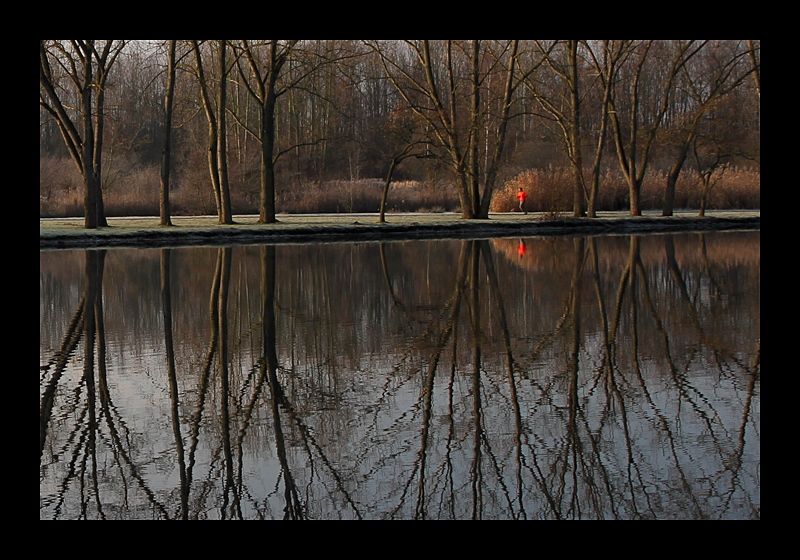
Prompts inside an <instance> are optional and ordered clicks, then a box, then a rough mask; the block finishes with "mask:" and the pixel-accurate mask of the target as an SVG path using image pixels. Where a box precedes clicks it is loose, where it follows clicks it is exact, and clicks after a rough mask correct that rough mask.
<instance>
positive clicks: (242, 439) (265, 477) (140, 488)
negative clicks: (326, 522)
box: [40, 236, 760, 519]
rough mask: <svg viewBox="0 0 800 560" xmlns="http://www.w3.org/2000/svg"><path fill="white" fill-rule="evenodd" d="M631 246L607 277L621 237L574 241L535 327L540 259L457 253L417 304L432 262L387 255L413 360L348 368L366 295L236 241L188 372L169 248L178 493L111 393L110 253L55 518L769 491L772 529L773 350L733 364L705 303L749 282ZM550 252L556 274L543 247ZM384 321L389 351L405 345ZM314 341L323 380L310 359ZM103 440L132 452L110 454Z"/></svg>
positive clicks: (54, 427) (646, 510)
mask: <svg viewBox="0 0 800 560" xmlns="http://www.w3.org/2000/svg"><path fill="white" fill-rule="evenodd" d="M620 241H623V242H625V243H626V244H627V245H626V256H625V259H624V262H623V263H622V265H621V266H620V267H619V268H617V267H616V266H609V265H608V264H607V263H605V262H604V259H607V256H606V255H605V253H604V251H607V250H608V249H607V243H608V240H606V239H605V238H575V239H572V240H565V241H563V242H560V243H559V244H558V251H557V254H558V257H559V258H560V259H561V260H562V261H563V263H564V264H563V267H562V269H563V270H564V271H566V273H565V274H563V275H562V276H561V278H562V279H563V281H562V282H560V284H558V285H557V286H552V285H549V284H535V283H534V284H527V285H526V286H527V289H529V290H534V291H536V290H538V291H539V292H540V293H541V294H542V296H543V297H547V298H548V299H549V300H550V307H548V308H546V310H543V308H535V311H533V312H534V313H536V315H534V316H530V317H523V318H524V319H525V320H524V321H522V322H520V307H519V305H518V303H517V302H518V301H519V297H518V296H519V294H517V293H515V291H516V290H517V288H518V286H519V285H520V284H519V283H520V282H521V281H522V280H524V278H525V276H523V275H520V274H519V273H518V272H517V269H515V268H513V267H515V266H518V265H517V264H516V263H519V262H520V261H519V259H518V258H516V259H514V260H513V261H512V262H511V263H510V264H509V263H508V262H504V261H503V260H502V258H501V259H498V258H497V255H498V253H497V251H495V250H494V248H493V243H492V242H488V241H472V240H470V241H463V242H460V243H458V244H457V245H455V246H454V248H456V252H454V254H453V256H452V264H451V262H450V261H445V260H444V259H445V258H449V257H440V258H441V260H442V262H441V263H440V264H441V266H440V268H438V269H437V271H447V272H448V273H447V275H446V276H444V277H442V276H440V277H439V278H438V280H439V281H440V282H442V283H445V284H447V285H449V291H445V290H442V298H441V300H434V299H431V304H430V305H427V306H425V305H419V300H417V299H415V300H412V299H411V298H410V292H409V291H408V290H407V286H409V285H410V281H409V279H413V278H414V273H415V271H413V270H412V269H406V268H403V267H399V266H398V261H397V260H393V259H396V258H397V256H398V255H399V254H400V253H401V248H400V247H399V246H394V247H391V249H390V250H388V251H384V248H383V247H380V248H379V249H377V248H376V250H375V252H373V253H372V255H373V257H375V260H376V262H375V264H376V268H375V271H373V272H374V273H375V274H376V275H377V277H379V278H380V279H381V283H382V285H383V286H384V290H385V291H384V292H383V293H384V297H385V301H386V304H387V306H388V307H389V308H390V309H392V310H395V311H396V315H395V316H394V318H393V320H395V321H404V323H403V324H402V325H395V326H393V327H392V329H393V330H397V331H398V332H402V333H403V338H401V339H400V338H399V339H398V341H401V342H399V344H400V346H398V347H395V348H392V349H391V351H390V352H389V353H388V354H387V355H386V357H385V359H382V360H381V361H380V362H376V366H375V367H376V369H374V370H372V371H371V370H369V369H352V367H350V366H349V364H345V363H343V362H338V363H339V364H343V365H348V368H345V367H343V366H342V365H337V358H338V357H340V355H341V354H339V352H355V350H353V349H344V348H341V345H342V341H343V340H349V339H345V338H344V334H343V332H342V331H341V329H342V326H341V321H343V320H344V319H345V317H342V316H341V315H337V313H341V309H340V308H339V307H337V305H339V302H341V301H344V300H345V298H347V297H348V296H350V297H352V296H353V294H352V293H350V292H347V291H346V290H342V289H341V288H338V289H337V288H335V287H333V286H334V284H335V280H334V278H332V277H326V275H327V274H329V273H330V271H329V270H328V268H327V267H328V264H327V263H326V262H322V261H319V260H317V261H312V262H311V263H310V264H309V270H312V271H313V274H315V275H317V276H316V277H315V278H314V279H313V282H312V287H311V288H307V289H306V290H305V291H300V290H299V289H298V290H295V286H292V285H291V283H287V281H286V276H283V277H281V276H280V272H279V270H276V268H278V269H280V267H279V263H280V262H281V259H280V258H278V254H277V253H279V252H280V251H281V250H280V249H276V248H275V247H269V246H267V247H261V248H255V249H248V251H251V252H250V253H247V252H246V251H245V249H243V248H237V249H230V248H221V249H218V250H216V264H215V265H214V266H213V269H214V273H213V275H211V276H208V277H207V278H208V279H209V283H205V286H206V289H207V290H209V286H210V290H209V291H210V295H209V299H208V302H209V305H208V325H209V327H210V328H209V329H208V331H207V333H208V338H207V339H206V340H207V343H204V345H205V346H204V348H200V347H199V346H198V351H197V354H198V355H201V354H202V358H201V359H199V360H197V361H198V363H197V364H196V365H193V366H192V365H190V363H192V362H191V361H187V360H185V359H184V360H181V359H178V358H176V355H175V354H176V350H175V348H176V347H180V345H181V343H180V342H179V341H174V340H173V328H174V327H173V313H174V309H173V298H172V290H171V286H172V284H173V283H174V280H173V279H172V273H173V272H175V270H173V264H172V252H171V251H170V250H164V251H162V252H161V254H160V259H161V260H160V268H161V307H162V309H161V311H162V313H161V318H162V320H163V325H164V348H165V349H166V354H165V356H166V359H165V361H164V362H163V379H165V380H166V381H167V382H168V388H169V391H168V392H169V397H168V398H169V401H168V402H169V404H170V409H169V420H168V422H166V421H165V423H164V427H165V428H166V427H167V426H168V425H171V430H172V434H170V435H169V437H171V438H172V441H173V442H174V447H173V448H172V449H173V451H172V452H171V454H170V455H169V457H170V458H169V462H170V464H171V466H172V468H173V469H174V470H173V472H174V473H175V476H174V477H173V478H172V479H171V480H172V481H173V485H172V490H169V489H167V490H164V489H161V486H159V484H160V483H157V482H154V473H153V472H152V471H151V470H150V469H149V463H148V461H149V459H148V458H147V454H146V453H142V450H141V449H140V446H141V445H142V443H141V437H140V436H137V434H136V433H135V432H132V431H130V430H128V429H127V427H126V423H125V421H124V420H123V419H122V417H121V416H120V414H119V412H118V410H117V408H116V407H115V406H114V405H113V403H112V401H111V396H110V393H109V391H108V380H107V379H106V378H107V375H108V374H107V372H106V371H105V362H106V360H107V358H106V357H105V342H104V338H105V337H104V334H103V333H104V330H105V329H104V326H103V311H102V298H99V297H98V293H100V292H101V291H102V288H101V287H102V270H103V255H104V254H103V253H96V252H91V253H92V254H89V253H87V256H86V267H85V283H84V290H83V295H82V298H81V300H80V302H79V303H78V305H77V307H76V311H75V313H74V315H73V317H72V319H71V321H70V323H69V324H68V326H67V328H66V333H65V335H64V337H63V342H62V344H61V348H60V349H59V350H58V351H57V352H56V353H55V354H54V356H53V358H52V360H50V362H49V364H48V366H47V369H46V370H45V371H44V373H43V377H42V380H43V383H42V398H41V404H40V461H41V464H42V471H43V472H44V471H54V470H55V469H59V475H60V477H56V478H58V479H59V481H60V482H59V484H60V486H59V488H58V489H57V490H56V491H55V492H53V493H52V494H51V496H50V497H49V498H48V499H49V500H53V501H56V502H58V501H60V503H61V504H63V505H59V504H52V505H48V510H49V511H53V512H56V513H55V515H56V516H57V517H61V516H66V517H81V516H83V517H89V516H91V515H92V513H91V512H92V511H94V512H95V515H96V516H99V517H112V516H115V515H121V513H119V511H120V510H122V509H125V508H128V507H131V509H132V511H131V512H130V513H129V515H141V511H139V512H136V511H133V510H134V509H135V508H139V510H141V509H143V508H145V509H147V511H149V512H150V513H149V515H151V516H154V517H160V518H184V519H194V518H206V517H220V518H274V517H282V518H287V519H302V518H326V517H352V518H374V517H386V518H410V517H414V518H419V519H427V518H443V517H444V518H476V519H480V518H487V517H498V518H513V519H529V518H557V519H565V518H651V517H692V518H695V517H709V516H720V517H721V516H726V515H727V514H728V512H729V510H730V508H734V507H736V508H740V509H741V508H743V507H744V508H747V507H748V506H747V503H748V500H749V507H750V512H749V513H748V512H747V511H745V512H744V513H739V514H738V516H747V515H754V516H757V515H758V513H759V511H758V508H759V500H760V498H759V496H758V495H757V490H756V493H755V494H754V493H753V492H754V491H753V488H756V489H757V488H758V483H757V481H756V482H755V484H754V483H752V482H751V481H748V480H747V479H748V477H752V476H754V473H753V459H752V457H748V453H749V451H748V447H749V446H752V445H754V444H753V439H752V438H754V437H755V441H756V442H757V441H758V438H759V437H760V434H759V432H758V429H759V428H758V423H757V421H756V420H755V416H754V414H757V403H758V399H757V395H758V391H759V384H758V378H759V374H760V352H759V346H756V347H755V348H754V349H753V351H752V352H749V351H734V350H736V349H735V345H732V344H731V343H730V341H729V340H727V339H726V338H725V337H724V333H722V332H721V331H719V330H718V329H717V330H715V329H713V328H710V327H709V323H708V315H709V313H710V310H709V304H708V301H709V300H708V298H707V297H706V295H705V294H707V293H709V292H713V294H715V295H716V296H718V299H720V300H724V299H725V298H724V295H725V294H724V292H725V290H726V286H727V284H726V282H725V281H723V280H722V279H721V278H718V277H715V274H714V268H713V267H712V266H710V265H708V264H705V265H704V266H703V267H702V268H700V269H698V268H696V267H695V268H691V269H689V268H685V267H683V266H682V265H681V260H680V255H679V251H676V247H675V246H673V245H672V244H673V243H675V241H674V240H673V238H672V237H671V236H664V237H663V238H659V239H658V242H659V243H660V244H661V255H663V257H662V261H663V264H664V267H663V268H660V267H659V266H658V265H657V263H656V264H653V260H652V258H651V257H650V258H649V260H648V259H643V258H642V245H643V239H642V238H640V237H636V236H633V237H630V238H627V239H624V240H623V239H617V240H615V243H617V244H619V242H620ZM648 243H649V244H650V245H649V247H650V248H651V249H652V246H653V243H652V239H649V240H648ZM450 246H453V245H452V244H451V245H450ZM528 247H529V251H528V254H527V255H526V256H528V255H530V256H531V257H532V259H531V260H533V259H535V258H536V254H535V253H536V250H537V243H536V242H529V243H528ZM362 249H363V248H362ZM367 249H369V248H367ZM253 251H256V252H257V257H258V263H259V264H258V270H259V273H258V281H259V289H258V290H252V292H253V294H252V297H253V300H255V299H257V300H258V301H259V304H257V305H254V306H253V309H256V308H257V310H256V311H255V312H253V313H252V314H247V313H245V312H244V311H242V309H243V306H242V305H241V303H240V302H237V306H236V308H232V309H229V307H231V306H232V302H233V301H236V300H235V299H233V298H234V296H236V297H240V298H241V294H242V292H241V288H238V289H237V281H236V279H234V278H233V273H234V272H235V269H233V266H232V263H234V262H236V259H234V256H235V255H237V254H238V255H239V260H238V262H239V263H240V264H239V270H240V276H238V277H237V278H238V279H239V280H238V281H239V282H240V283H241V282H242V280H241V268H242V265H241V263H242V260H241V259H242V258H244V255H245V254H248V255H250V254H252V252H253ZM237 252H238V253H237ZM514 256H515V257H516V255H514ZM341 261H342V259H341V258H336V257H334V258H333V259H332V262H333V263H335V264H337V265H338V264H339V263H340V262H341ZM523 262H528V261H527V260H526V261H523ZM511 265H513V266H511ZM284 266H285V265H284ZM358 266H359V267H360V268H359V270H361V269H363V268H365V263H359V264H358ZM282 270H283V271H284V274H285V272H286V270H287V269H286V268H283V269H282ZM332 270H334V269H331V271H332ZM348 272H352V271H344V274H347V273H348ZM367 273H369V272H367ZM401 276H403V278H401ZM233 290H238V291H235V292H234V291H233ZM315 290H316V291H315ZM209 291H207V292H206V293H209ZM300 297H302V298H305V302H306V304H307V306H306V307H305V308H302V307H301V306H299V301H298V300H297V299H295V298H300ZM359 297H360V294H359ZM369 297H370V298H372V299H374V298H376V297H378V296H377V295H376V294H369ZM415 297H416V296H415ZM406 298H408V299H406ZM312 303H313V305H318V306H319V309H323V310H324V312H323V313H322V314H321V315H324V316H325V317H327V319H326V321H327V322H324V321H323V322H322V323H321V325H322V326H319V324H320V323H315V324H317V325H318V326H317V327H316V330H315V331H313V334H312V335H308V338H303V337H302V336H301V335H300V334H298V333H297V332H295V330H294V329H295V328H297V325H298V323H299V322H300V321H301V320H305V318H306V317H307V316H308V315H309V314H310V312H309V310H310V309H312V308H311V307H308V306H309V305H311V304H312ZM244 307H247V308H249V307H250V305H249V304H247V305H245V306H244ZM90 309H91V310H93V311H87V310H90ZM530 310H534V308H532V307H531V308H530ZM711 311H713V308H711ZM87 313H88V314H90V315H91V316H92V320H91V321H89V322H87V321H86V317H87ZM231 313H235V314H237V315H235V316H234V315H231ZM242 313H245V314H244V315H243V316H242V317H240V314H242ZM381 313H383V312H381ZM381 313H376V316H379V317H383V318H384V320H388V319H387V316H386V315H381ZM229 316H230V317H233V319H232V320H229ZM237 317H239V318H238V319H237ZM370 317H372V316H370ZM370 327H371V328H373V329H375V334H374V336H383V335H384V334H385V333H387V332H388V331H389V330H390V329H389V328H388V325H384V324H377V323H370ZM523 327H524V328H525V329H527V330H528V331H530V332H521V328H523ZM256 332H258V333H259V335H258V336H256V337H255V338H249V337H248V336H246V334H247V333H256ZM89 335H90V336H89ZM87 337H88V338H90V339H91V340H92V342H91V343H90V345H91V348H89V347H87V346H85V347H84V348H83V369H82V371H81V372H80V375H79V376H77V378H76V379H74V380H70V379H67V373H66V372H68V371H69V368H68V367H66V364H67V361H68V360H69V357H70V356H72V355H75V352H76V350H77V349H78V348H79V343H80V341H81V340H84V339H85V338H87ZM312 337H321V338H322V339H324V340H325V341H327V343H328V344H320V343H318V342H317V341H316V340H315V339H314V338H312ZM303 347H305V348H304V349H303ZM385 347H386V346H385ZM386 348H388V347H386ZM301 350H302V351H303V352H305V353H306V354H305V355H304V356H303V359H305V358H306V357H310V360H308V361H309V362H310V363H311V364H312V365H313V368H312V367H309V368H307V369H304V368H303V367H300V366H299V365H298V364H299V363H300V362H299V360H300V356H299V355H298V356H297V357H293V355H294V353H295V352H298V353H299V352H300V351H301ZM95 354H96V356H97V357H96V358H95ZM251 355H252V361H251V362H248V360H249V359H250V358H249V356H251ZM176 364H177V366H176ZM378 364H380V369H377V365H378ZM660 364H664V365H665V367H663V368H661V367H660ZM700 366H702V367H700ZM697 371H701V372H702V375H698V373H697ZM315 372H322V373H320V374H319V375H318V377H315V376H314V375H310V374H314V373H315ZM723 382H724V383H725V384H726V385H730V384H731V383H733V384H734V386H735V387H736V394H735V395H733V397H726V398H725V399H720V398H718V396H717V395H715V394H714V393H715V392H716V391H717V390H718V389H717V387H718V386H719V385H720V383H723ZM165 386H166V383H165ZM181 387H183V389H181ZM187 388H188V390H187ZM333 391H337V395H336V397H335V398H332V397H330V396H329V393H331V392H333ZM70 395H74V397H71V396H70ZM730 398H734V399H735V398H739V399H740V401H741V403H740V406H733V405H731V403H729V402H727V401H728V400H730ZM754 403H756V404H754ZM70 407H71V408H70ZM54 410H58V412H56V413H54ZM731 410H733V411H735V415H736V421H735V422H734V423H733V424H732V423H731V420H730V418H731V416H732V415H731ZM165 420H166V419H165ZM734 424H735V425H734ZM65 426H66V428H67V429H66V430H65ZM52 433H58V434H59V435H58V436H57V437H58V441H55V442H54V441H53V440H52V437H51V436H50V435H49V434H52ZM167 433H168V432H165V435H166V434H167ZM746 436H747V437H746ZM694 440H698V441H694ZM746 442H747V445H746ZM100 445H103V446H105V447H106V449H107V450H110V451H109V452H107V453H104V454H100V453H99V452H98V446H100ZM755 445H757V443H756V444H755ZM706 451H710V455H709V456H706ZM62 457H69V459H68V460H64V459H62ZM108 457H113V461H112V462H109V460H108ZM756 468H758V467H756ZM113 469H116V471H117V474H115V473H113V472H112V470H113ZM254 469H256V470H255V471H254ZM665 472H669V473H670V476H664V473H665ZM43 476H44V475H43ZM756 476H757V473H756ZM52 478H54V477H48V479H52ZM110 480H114V481H116V482H115V483H114V486H112V485H111V484H110V483H109V482H108V481H110ZM119 481H122V482H119ZM154 484H155V485H154ZM152 488H159V489H158V490H152ZM68 492H71V493H72V494H78V496H79V499H78V500H77V502H76V501H75V500H74V499H73V497H72V496H69V497H68V496H67V494H68ZM104 493H105V495H103V494H104ZM120 496H127V497H128V499H129V501H126V500H125V499H119V497H120ZM115 501H116V503H117V504H120V505H118V506H117V505H115V506H111V505H110V504H114V503H115ZM73 503H79V504H81V505H80V506H79V507H78V506H73V505H70V504H73ZM743 504H744V505H743ZM67 507H68V508H70V509H69V511H66V510H65V508H67ZM112 508H114V509H112ZM73 509H76V511H77V513H75V512H73ZM126 514H128V513H127V512H126Z"/></svg>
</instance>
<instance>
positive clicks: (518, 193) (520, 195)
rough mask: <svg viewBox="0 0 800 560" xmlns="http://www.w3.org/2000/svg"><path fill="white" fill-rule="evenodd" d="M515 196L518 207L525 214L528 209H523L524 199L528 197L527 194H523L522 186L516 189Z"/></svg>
mask: <svg viewBox="0 0 800 560" xmlns="http://www.w3.org/2000/svg"><path fill="white" fill-rule="evenodd" d="M517 198H518V199H519V209H520V210H522V211H523V212H525V213H526V214H527V213H528V211H527V210H525V199H526V198H528V195H527V194H525V191H523V190H522V187H520V188H519V191H517Z"/></svg>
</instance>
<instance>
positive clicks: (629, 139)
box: [610, 40, 707, 216]
mask: <svg viewBox="0 0 800 560" xmlns="http://www.w3.org/2000/svg"><path fill="white" fill-rule="evenodd" d="M706 43H707V41H694V40H692V41H674V42H667V41H641V42H640V43H639V44H638V45H637V46H636V51H637V52H636V53H635V54H636V55H637V56H638V58H637V59H636V61H635V64H633V66H632V67H631V68H629V75H628V76H627V78H628V79H627V80H617V81H616V85H617V87H616V88H615V89H614V92H613V95H612V98H611V112H610V115H611V124H612V131H613V137H614V143H615V144H616V147H617V155H618V156H619V163H620V167H621V169H622V174H623V175H624V176H625V180H626V182H627V183H628V190H629V202H630V214H631V216H641V214H642V209H641V201H640V195H641V190H642V183H643V181H644V176H645V172H646V171H647V166H648V165H649V164H650V161H651V155H652V154H651V150H652V148H653V142H654V140H655V138H656V132H657V131H658V130H659V127H660V126H661V123H662V120H663V119H664V115H665V114H666V113H667V110H668V109H669V107H670V95H671V94H672V91H673V88H674V84H675V80H676V77H677V76H678V74H679V73H680V72H681V70H682V69H683V67H684V65H685V64H686V63H687V62H688V61H689V60H690V59H691V58H692V57H693V56H695V55H696V54H697V53H698V52H700V50H701V49H702V48H703V46H704V45H705V44H706ZM625 95H626V96H627V97H624V96H625ZM647 101H650V102H651V103H647ZM622 116H627V122H624V121H623V119H622Z"/></svg>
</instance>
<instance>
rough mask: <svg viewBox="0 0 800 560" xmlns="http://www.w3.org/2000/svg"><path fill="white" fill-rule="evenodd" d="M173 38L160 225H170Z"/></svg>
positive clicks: (170, 42) (163, 151) (170, 49)
mask: <svg viewBox="0 0 800 560" xmlns="http://www.w3.org/2000/svg"><path fill="white" fill-rule="evenodd" d="M175 43H176V40H175V39H170V40H169V44H168V54H167V59H168V61H167V89H166V93H165V94H164V148H163V150H162V152H161V199H160V204H159V211H160V213H161V224H160V225H162V226H171V225H172V220H171V219H170V204H169V172H170V169H169V168H170V160H171V154H172V150H171V146H170V143H171V141H172V107H173V101H174V93H175Z"/></svg>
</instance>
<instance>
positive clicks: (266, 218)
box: [258, 70, 277, 224]
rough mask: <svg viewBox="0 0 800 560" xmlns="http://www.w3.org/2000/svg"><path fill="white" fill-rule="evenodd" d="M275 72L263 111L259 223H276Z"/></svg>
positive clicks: (272, 72) (272, 74)
mask: <svg viewBox="0 0 800 560" xmlns="http://www.w3.org/2000/svg"><path fill="white" fill-rule="evenodd" d="M276 79H277V76H276V75H275V72H274V70H273V71H271V72H270V75H269V76H268V78H267V82H268V83H267V87H266V90H265V92H264V95H265V99H264V100H263V105H262V109H261V204H260V208H259V217H258V221H259V223H262V224H271V223H275V221H276V217H275V212H276V208H275V160H274V157H275V155H274V152H275V103H276V94H275V82H276Z"/></svg>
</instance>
